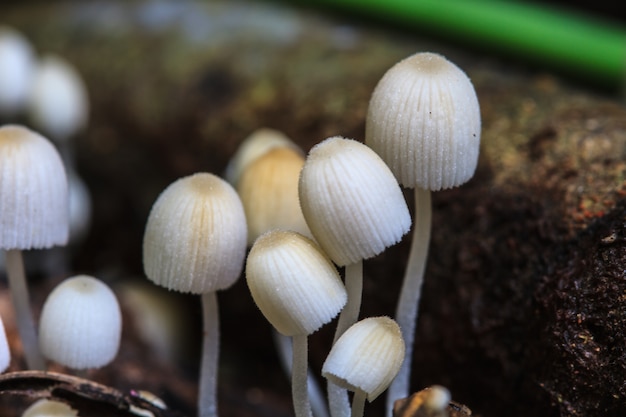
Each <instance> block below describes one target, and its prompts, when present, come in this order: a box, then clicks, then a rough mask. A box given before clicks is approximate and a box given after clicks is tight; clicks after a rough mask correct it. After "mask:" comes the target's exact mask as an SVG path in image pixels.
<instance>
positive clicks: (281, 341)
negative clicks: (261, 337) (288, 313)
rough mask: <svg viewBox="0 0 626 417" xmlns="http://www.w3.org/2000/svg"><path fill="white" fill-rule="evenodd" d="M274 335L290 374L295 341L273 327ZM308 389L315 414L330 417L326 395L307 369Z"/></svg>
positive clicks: (315, 416) (284, 365) (281, 359)
mask: <svg viewBox="0 0 626 417" xmlns="http://www.w3.org/2000/svg"><path fill="white" fill-rule="evenodd" d="M272 335H273V336H274V343H275V345H276V349H277V350H278V353H279V356H280V361H281V364H282V365H283V368H285V370H286V371H287V372H288V374H291V373H292V372H293V363H292V361H293V355H294V353H293V341H292V340H291V338H290V337H289V336H285V335H283V334H281V333H279V332H278V331H276V329H272ZM307 391H308V396H309V401H310V402H311V409H312V410H313V416H314V417H330V414H329V411H328V406H327V405H326V397H325V396H324V393H323V392H322V390H321V389H320V386H319V385H318V384H317V381H316V379H315V378H314V377H313V375H311V373H310V372H309V371H307Z"/></svg>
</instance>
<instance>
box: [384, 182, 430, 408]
mask: <svg viewBox="0 0 626 417" xmlns="http://www.w3.org/2000/svg"><path fill="white" fill-rule="evenodd" d="M430 195H431V192H430V190H427V189H423V188H420V187H415V220H414V222H413V224H414V226H413V227H414V228H413V236H412V240H411V249H410V253H409V260H408V264H407V267H406V271H405V273H404V280H403V282H402V290H401V292H400V298H399V299H398V305H397V307H396V322H397V323H398V325H399V326H400V330H401V331H402V338H403V339H404V343H405V346H406V350H405V352H404V361H403V362H402V366H401V367H400V371H399V372H398V375H397V376H396V378H395V379H394V380H393V382H392V383H391V385H390V386H389V389H388V391H387V416H388V417H390V416H391V412H392V410H393V404H394V402H395V401H396V400H397V399H400V398H405V397H407V396H408V394H409V385H410V380H411V359H412V356H413V340H414V339H415V326H416V323H417V314H418V307H419V301H420V296H421V293H422V283H423V282H424V270H425V267H426V258H427V256H428V246H429V244H430V229H431V217H432V207H431V196H430Z"/></svg>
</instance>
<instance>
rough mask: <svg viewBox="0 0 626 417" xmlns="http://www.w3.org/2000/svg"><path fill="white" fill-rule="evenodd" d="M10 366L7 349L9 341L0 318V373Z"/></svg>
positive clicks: (9, 354) (9, 355)
mask: <svg viewBox="0 0 626 417" xmlns="http://www.w3.org/2000/svg"><path fill="white" fill-rule="evenodd" d="M10 364H11V350H10V349H9V341H8V340H7V334H6V332H5V330H4V323H3V321H2V317H0V373H2V372H4V371H6V370H7V369H8V368H9V365H10Z"/></svg>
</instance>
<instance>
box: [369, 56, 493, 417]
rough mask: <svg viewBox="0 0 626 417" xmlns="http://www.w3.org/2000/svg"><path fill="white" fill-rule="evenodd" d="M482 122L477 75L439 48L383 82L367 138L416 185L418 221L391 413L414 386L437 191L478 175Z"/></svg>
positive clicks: (400, 314)
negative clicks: (413, 366)
mask: <svg viewBox="0 0 626 417" xmlns="http://www.w3.org/2000/svg"><path fill="white" fill-rule="evenodd" d="M480 128H481V127H480V108H479V105H478V98H477V96H476V92H475V90H474V87H473V85H472V82H471V81H470V79H469V78H468V77H467V75H465V73H464V72H463V71H462V70H461V69H459V68H458V67H457V66H456V65H454V64H453V63H452V62H450V61H448V60H447V59H446V58H444V57H443V56H441V55H438V54H434V53H428V52H426V53H418V54H415V55H412V56H410V57H408V58H406V59H404V60H402V61H400V62H398V63H397V64H395V65H394V66H393V67H392V68H391V69H389V70H388V71H387V72H386V73H385V75H384V76H383V78H382V79H381V80H380V81H379V83H378V85H377V86H376V88H375V90H374V93H373V94H372V97H371V100H370V103H369V109H368V114H367V119H366V133H365V143H366V144H367V145H368V146H369V147H371V148H372V149H373V150H374V151H376V152H377V153H378V154H379V155H380V156H381V158H382V159H383V160H384V161H385V162H386V163H387V165H389V167H390V168H391V170H392V172H393V173H394V175H395V176H396V178H397V179H398V182H400V184H402V185H403V186H405V187H408V188H414V189H415V220H414V225H415V226H414V229H413V238H412V242H411V250H410V255H409V261H408V264H407V269H406V272H405V276H404V281H403V284H402V290H401V293H400V298H399V300H398V305H397V309H396V320H397V322H398V324H399V325H400V328H401V330H402V335H403V338H404V340H405V343H406V352H405V360H404V363H403V365H402V368H401V370H400V373H399V374H398V376H397V378H396V379H395V381H394V382H393V383H392V385H391V387H390V388H389V391H388V396H387V401H388V402H387V412H388V414H389V413H391V407H392V406H393V402H394V401H395V400H397V399H399V398H403V397H406V396H407V395H408V393H409V382H410V369H411V356H412V352H413V339H414V333H415V324H416V320H417V311H418V304H419V299H420V294H421V287H422V282H423V275H424V269H425V265H426V258H427V255H428V245H429V242H430V228H431V197H430V192H431V191H438V190H442V189H447V188H452V187H457V186H459V185H461V184H463V183H465V182H467V181H468V180H469V179H470V178H471V177H472V176H473V175H474V171H475V170H476V165H477V163H478V153H479V148H480Z"/></svg>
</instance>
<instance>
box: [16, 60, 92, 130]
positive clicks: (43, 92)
mask: <svg viewBox="0 0 626 417" xmlns="http://www.w3.org/2000/svg"><path fill="white" fill-rule="evenodd" d="M28 105H29V113H30V117H31V119H32V122H33V124H34V125H35V126H36V127H37V128H38V129H40V130H41V131H42V132H44V133H45V134H47V135H50V137H51V138H52V139H53V140H57V141H66V140H68V139H69V138H71V137H72V136H74V135H75V134H76V133H77V132H78V131H80V129H82V128H84V127H85V125H86V124H87V117H88V111H89V101H88V98H87V87H86V86H85V83H84V82H83V80H82V78H81V77H80V75H79V74H78V71H77V70H76V69H75V68H74V67H73V66H72V65H71V64H70V63H69V62H67V61H66V60H65V59H63V58H61V57H59V56H56V55H48V56H45V57H44V58H42V59H41V61H40V62H39V65H38V68H37V71H36V72H35V77H34V79H33V86H32V90H31V94H30V97H29V103H28Z"/></svg>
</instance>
